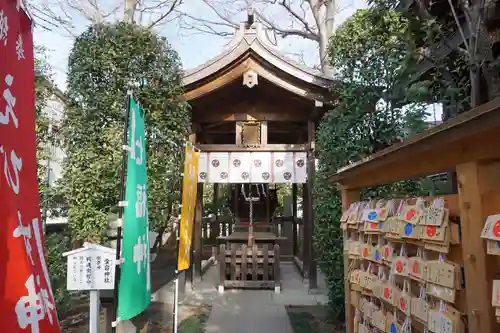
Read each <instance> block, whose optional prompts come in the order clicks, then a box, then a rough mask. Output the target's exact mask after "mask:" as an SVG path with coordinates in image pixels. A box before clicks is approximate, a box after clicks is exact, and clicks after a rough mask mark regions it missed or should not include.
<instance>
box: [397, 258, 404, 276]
mask: <svg viewBox="0 0 500 333" xmlns="http://www.w3.org/2000/svg"><path fill="white" fill-rule="evenodd" d="M396 272H398V273H402V272H403V263H402V262H401V260H398V261H397V262H396Z"/></svg>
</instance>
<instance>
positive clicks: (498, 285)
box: [491, 280, 500, 308]
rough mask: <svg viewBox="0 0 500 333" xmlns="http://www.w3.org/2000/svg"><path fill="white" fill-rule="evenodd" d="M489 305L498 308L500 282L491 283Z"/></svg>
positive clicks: (499, 302) (499, 305)
mask: <svg viewBox="0 0 500 333" xmlns="http://www.w3.org/2000/svg"><path fill="white" fill-rule="evenodd" d="M491 304H492V305H493V306H494V307H496V308H500V280H494V281H493V292H492V297H491Z"/></svg>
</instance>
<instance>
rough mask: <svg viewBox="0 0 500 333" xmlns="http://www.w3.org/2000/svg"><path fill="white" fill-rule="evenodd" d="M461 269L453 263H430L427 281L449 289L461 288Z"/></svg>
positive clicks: (427, 270)
mask: <svg viewBox="0 0 500 333" xmlns="http://www.w3.org/2000/svg"><path fill="white" fill-rule="evenodd" d="M459 279H460V267H459V266H458V265H457V264H455V263H452V262H448V261H444V262H439V261H435V260H433V261H428V262H427V269H426V276H425V280H426V281H428V282H431V283H433V284H437V285H440V286H443V287H447V288H452V289H453V288H455V289H457V288H458V287H459V285H460V284H459Z"/></svg>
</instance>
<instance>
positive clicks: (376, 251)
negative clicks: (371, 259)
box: [375, 249, 380, 260]
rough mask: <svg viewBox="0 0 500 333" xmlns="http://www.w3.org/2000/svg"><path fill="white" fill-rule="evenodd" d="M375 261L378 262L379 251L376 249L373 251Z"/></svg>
mask: <svg viewBox="0 0 500 333" xmlns="http://www.w3.org/2000/svg"><path fill="white" fill-rule="evenodd" d="M375 260H380V251H379V250H378V249H376V250H375Z"/></svg>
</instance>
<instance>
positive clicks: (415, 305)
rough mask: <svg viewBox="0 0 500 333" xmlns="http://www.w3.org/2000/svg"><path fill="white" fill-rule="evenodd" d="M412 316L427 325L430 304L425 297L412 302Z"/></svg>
mask: <svg viewBox="0 0 500 333" xmlns="http://www.w3.org/2000/svg"><path fill="white" fill-rule="evenodd" d="M411 315H412V316H414V317H415V318H417V319H418V320H419V321H421V322H422V323H424V324H427V321H428V316H429V303H428V302H427V301H426V300H425V298H423V297H419V298H414V299H412V301H411Z"/></svg>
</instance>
